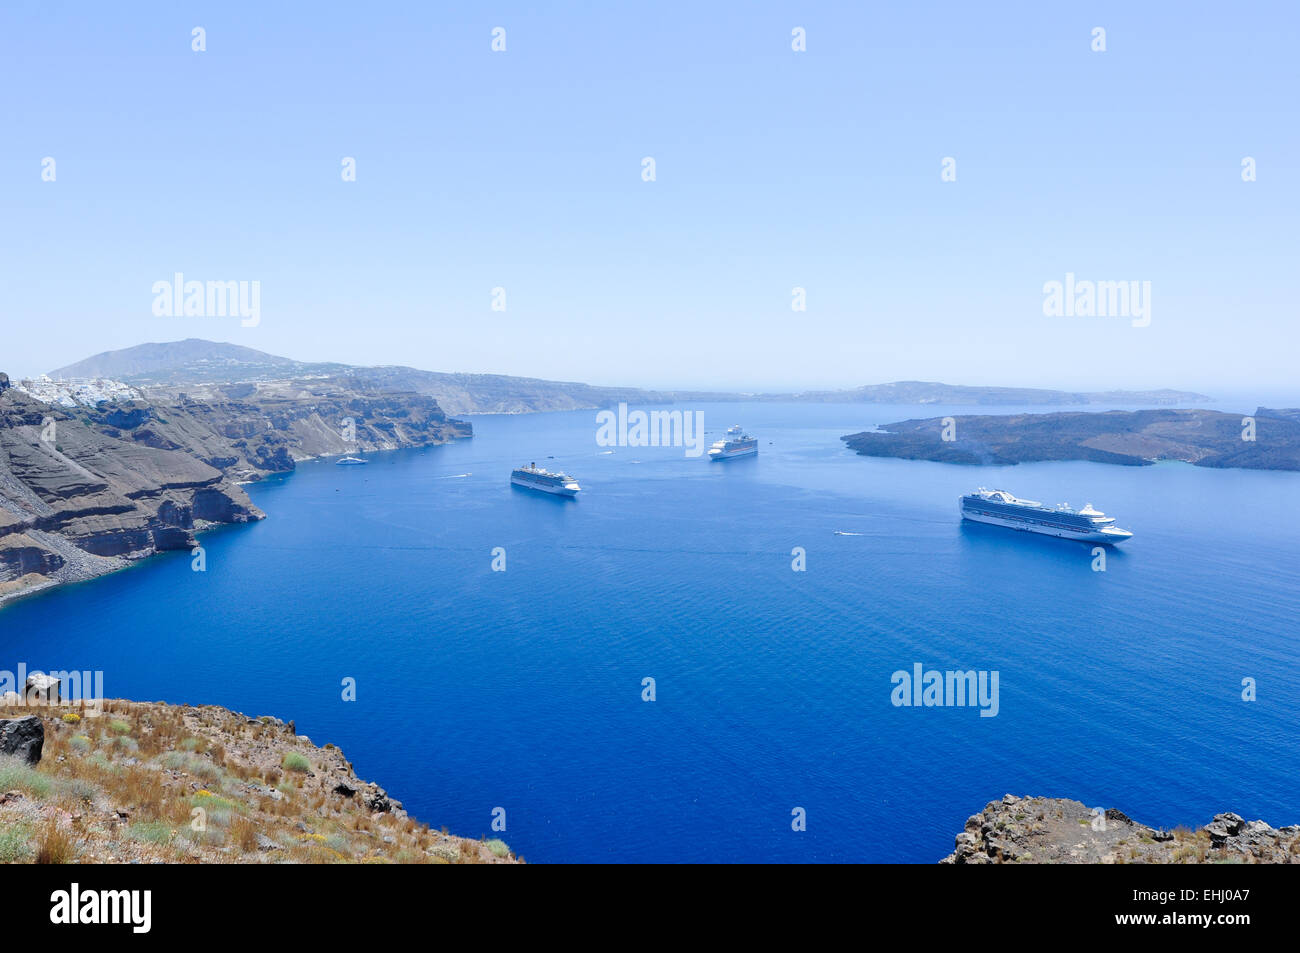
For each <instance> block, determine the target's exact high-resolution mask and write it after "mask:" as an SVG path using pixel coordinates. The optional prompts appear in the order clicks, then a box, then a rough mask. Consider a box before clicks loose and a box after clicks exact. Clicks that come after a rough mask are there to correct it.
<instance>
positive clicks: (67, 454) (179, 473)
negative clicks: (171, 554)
mask: <svg viewBox="0 0 1300 953" xmlns="http://www.w3.org/2000/svg"><path fill="white" fill-rule="evenodd" d="M262 515H263V514H262V513H261V511H260V510H258V509H257V507H255V506H254V505H253V504H252V502H251V501H250V500H249V499H248V496H247V494H245V493H244V491H243V490H242V489H240V488H239V487H238V486H236V485H235V483H234V482H233V481H232V480H231V479H230V478H229V477H228V476H227V475H226V474H225V473H224V472H223V471H222V470H221V469H219V468H217V467H215V466H212V465H211V464H209V463H206V462H204V461H203V460H201V459H198V458H196V457H195V456H194V455H192V454H190V453H187V452H184V451H180V450H176V449H166V448H160V447H154V446H149V445H148V444H147V443H142V442H137V441H133V440H130V439H124V438H123V437H122V436H121V435H120V434H119V435H115V434H113V433H111V432H105V431H104V430H102V429H97V428H95V427H94V426H93V425H91V424H89V423H88V422H86V421H84V420H81V419H79V418H78V417H77V416H76V415H74V414H70V413H68V412H66V411H64V410H60V409H57V408H54V407H51V406H49V405H46V404H41V403H38V402H36V401H34V400H32V399H31V398H29V397H27V396H26V395H25V394H23V393H22V392H21V391H18V390H15V389H13V388H7V389H5V390H4V391H3V392H0V601H3V600H4V599H6V598H8V597H11V596H13V595H15V594H17V593H21V592H24V591H27V590H30V589H32V588H41V587H44V586H46V585H51V584H54V583H60V582H70V581H76V580H81V579H89V578H91V577H92V576H97V575H101V574H103V573H106V572H111V571H113V570H115V569H120V568H122V567H123V566H125V565H127V564H128V563H130V562H131V561H133V560H136V559H141V558H143V557H145V556H149V555H152V554H154V553H158V552H163V551H166V550H176V549H189V548H190V547H192V546H193V545H194V542H195V534H196V533H197V532H199V531H201V530H203V529H205V528H207V527H208V526H211V525H213V524H217V523H242V522H248V521H250V520H256V519H261V518H262Z"/></svg>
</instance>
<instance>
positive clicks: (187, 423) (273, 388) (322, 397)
mask: <svg viewBox="0 0 1300 953" xmlns="http://www.w3.org/2000/svg"><path fill="white" fill-rule="evenodd" d="M146 396H147V397H148V402H140V401H137V402H131V403H120V404H101V405H99V406H98V407H94V408H79V409H78V410H77V411H76V413H77V414H78V416H79V417H80V418H81V419H82V420H84V421H85V422H86V423H87V424H88V425H90V426H93V427H95V428H96V429H98V430H100V431H101V432H103V433H105V434H109V435H111V436H114V437H117V438H120V439H124V440H130V441H132V442H134V443H138V444H143V445H145V446H149V447H155V448H158V449H164V450H184V451H186V452H188V453H191V454H193V455H194V456H195V457H197V458H198V459H199V460H202V461H203V462H205V463H207V464H208V465H209V466H212V467H216V468H217V469H220V470H222V471H223V472H225V473H226V474H228V475H230V476H232V477H234V478H235V479H237V480H241V481H249V480H257V479H260V478H262V477H263V476H266V475H267V474H271V473H284V472H287V471H290V470H292V469H293V468H294V466H295V464H296V463H297V462H298V461H302V460H309V459H312V458H314V457H322V456H333V455H342V454H349V453H358V452H364V451H374V450H398V449H401V448H403V447H423V446H430V445H433V444H440V443H446V442H447V441H449V440H455V439H458V438H460V437H468V436H470V435H471V433H472V432H473V431H472V429H471V427H470V425H469V424H467V423H465V422H464V421H460V420H454V419H452V418H450V417H448V416H447V415H446V414H445V413H443V411H442V409H441V408H440V407H439V406H438V402H437V401H436V400H434V399H433V398H432V397H428V396H424V395H421V394H415V393H398V392H391V391H379V390H375V389H372V388H368V387H365V386H362V385H358V384H357V383H356V382H352V381H347V380H336V379H321V380H310V381H262V382H256V383H237V384H221V385H203V384H199V385H186V386H185V387H183V388H180V389H177V390H172V389H168V388H148V389H146Z"/></svg>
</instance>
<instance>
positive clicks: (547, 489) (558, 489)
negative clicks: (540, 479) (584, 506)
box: [510, 477, 578, 496]
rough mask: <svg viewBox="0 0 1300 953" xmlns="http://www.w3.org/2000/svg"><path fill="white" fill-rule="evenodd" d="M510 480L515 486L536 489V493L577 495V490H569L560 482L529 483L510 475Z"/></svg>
mask: <svg viewBox="0 0 1300 953" xmlns="http://www.w3.org/2000/svg"><path fill="white" fill-rule="evenodd" d="M510 482H511V483H513V484H514V485H515V486H522V487H523V488H524V489H525V490H536V491H537V492H538V493H550V494H551V495H552V496H577V495H578V491H577V490H571V489H569V488H568V487H566V486H564V485H562V484H553V485H548V484H539V483H530V482H528V481H527V480H521V479H520V478H519V477H511V478H510Z"/></svg>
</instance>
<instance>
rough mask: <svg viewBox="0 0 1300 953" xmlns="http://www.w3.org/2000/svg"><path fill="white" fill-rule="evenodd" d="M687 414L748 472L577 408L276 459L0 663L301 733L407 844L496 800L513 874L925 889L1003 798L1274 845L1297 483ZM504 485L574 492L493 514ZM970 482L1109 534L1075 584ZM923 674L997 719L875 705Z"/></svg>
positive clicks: (67, 605)
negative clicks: (924, 875)
mask: <svg viewBox="0 0 1300 953" xmlns="http://www.w3.org/2000/svg"><path fill="white" fill-rule="evenodd" d="M693 409H701V410H703V412H704V416H705V426H706V429H707V430H709V431H711V433H710V434H709V439H710V440H712V439H716V438H717V437H718V436H720V431H721V430H722V429H724V428H725V427H727V426H728V425H730V424H733V423H742V424H744V425H745V427H746V428H747V429H749V430H750V431H751V432H753V433H755V434H756V435H757V436H759V438H760V455H759V456H758V457H757V458H754V459H748V460H735V461H731V462H728V463H726V464H710V463H708V462H707V461H706V460H704V459H698V458H697V459H690V458H687V457H685V456H684V455H683V452H682V451H681V450H680V449H671V448H663V449H659V448H644V449H643V448H618V449H617V450H616V451H615V452H614V453H606V452H602V448H601V447H598V446H597V445H596V443H595V434H596V425H595V414H594V412H580V413H565V414H539V415H529V416H517V417H495V416H489V417H475V418H473V423H474V429H475V436H474V438H473V439H472V440H466V441H461V442H458V443H456V444H452V445H448V446H443V447H436V448H430V449H425V450H409V451H401V452H396V453H386V454H376V455H374V456H372V458H371V459H372V462H371V463H370V465H369V466H365V467H337V466H333V465H332V464H330V463H309V464H304V465H302V466H301V467H300V468H299V470H298V472H296V473H295V474H293V475H291V476H288V477H286V478H283V479H277V480H272V481H268V482H266V483H263V484H260V485H257V486H253V487H250V488H249V489H250V492H251V494H252V496H253V498H254V500H255V502H257V503H258V505H260V506H261V507H262V508H263V509H265V510H266V511H267V512H268V514H269V518H268V519H267V520H266V521H265V522H262V523H259V524H257V525H254V526H248V527H236V528H229V529H223V530H220V531H217V532H214V533H211V534H208V535H206V536H204V537H203V545H204V546H205V547H206V549H207V572H206V573H195V572H192V571H191V568H190V557H189V556H188V555H187V554H173V555H168V556H163V557H159V558H156V559H153V560H150V561H148V562H146V563H144V564H141V565H139V566H137V567H134V568H132V569H130V570H127V571H125V572H122V573H119V574H117V575H115V576H110V577H106V578H102V579H98V580H95V581H93V582H90V583H86V584H82V585H78V586H73V587H68V588H65V589H62V590H58V591H55V592H51V593H47V594H42V595H39V596H36V597H33V598H30V599H27V600H22V601H19V602H18V603H15V604H13V605H11V606H9V607H7V608H4V609H0V668H5V669H9V670H13V669H15V668H16V667H17V665H18V663H19V662H25V663H27V665H28V666H29V667H32V668H42V669H102V670H103V671H104V672H105V681H106V686H105V687H106V691H107V694H108V695H110V696H113V697H127V698H135V699H150V700H152V699H162V700H167V701H172V702H185V703H213V704H219V705H224V706H228V707H230V708H233V709H236V710H239V711H243V712H245V713H247V714H274V715H278V716H280V717H282V718H285V719H289V718H292V719H294V720H295V721H296V722H297V726H298V730H299V732H301V733H303V734H307V735H310V736H311V738H312V739H313V741H315V742H316V743H317V744H324V743H325V742H327V741H332V742H334V743H336V744H338V745H340V746H341V747H342V748H343V750H344V751H345V753H346V754H347V755H348V757H349V758H350V759H351V760H352V761H353V762H354V763H355V765H356V770H357V773H358V774H359V775H360V776H361V777H363V778H366V779H369V780H375V781H378V782H379V783H380V784H382V785H384V786H385V787H386V788H388V790H389V791H390V793H391V794H392V795H393V796H394V797H396V798H399V799H400V800H402V801H403V802H405V805H406V807H407V808H408V809H409V810H410V811H411V812H412V813H413V814H415V816H417V817H418V818H420V819H421V820H424V821H427V822H428V823H430V824H432V825H434V826H435V827H441V826H443V825H446V826H447V827H448V828H450V829H451V830H452V831H454V832H456V833H460V834H465V835H470V836H478V835H480V834H488V835H489V836H492V834H491V830H490V825H491V820H492V811H493V809H494V808H496V807H504V808H505V809H506V820H507V830H506V832H505V833H504V834H500V835H499V836H501V837H503V838H504V839H505V840H506V841H507V842H508V843H509V844H510V845H511V847H513V848H514V849H515V850H516V851H518V852H520V853H522V854H523V855H524V856H525V857H526V858H527V859H529V860H530V861H543V862H544V861H606V860H616V861H651V860H655V861H740V860H748V861H905V862H923V863H930V862H934V861H936V860H938V859H939V858H940V857H942V856H943V855H944V854H946V853H948V852H949V851H950V850H951V849H952V843H953V836H954V835H955V834H956V833H958V832H959V831H960V830H961V829H962V825H963V823H964V822H965V820H966V817H967V816H968V815H970V814H971V813H974V812H976V811H978V810H980V809H981V808H982V807H983V806H984V804H985V803H986V802H988V801H989V800H992V799H995V798H999V797H1001V796H1002V795H1003V794H1004V793H1006V792H1008V791H1011V792H1016V793H1020V794H1041V795H1051V796H1065V797H1072V798H1077V799H1079V800H1082V801H1084V802H1086V803H1087V804H1088V805H1090V806H1098V807H1116V808H1119V809H1120V810H1122V811H1124V812H1125V813H1127V814H1129V815H1130V816H1132V817H1134V818H1135V819H1137V820H1139V821H1142V822H1146V823H1149V824H1153V825H1164V826H1173V825H1175V824H1188V825H1197V824H1203V823H1205V822H1207V821H1208V820H1209V819H1210V817H1211V815H1213V814H1214V813H1215V812H1218V811H1224V810H1234V811H1237V812H1239V813H1241V814H1243V815H1245V816H1246V817H1247V818H1248V819H1249V818H1255V817H1262V818H1264V819H1265V820H1268V821H1270V822H1271V823H1273V824H1274V825H1281V824H1289V823H1297V822H1300V785H1298V784H1297V774H1298V773H1300V769H1298V768H1297V765H1298V764H1300V624H1298V623H1297V619H1300V577H1298V575H1297V567H1298V566H1300V474H1295V473H1267V472H1246V471H1232V470H1226V471H1216V470H1208V469H1199V468H1195V467H1191V466H1186V465H1181V464H1161V465H1157V466H1153V467H1143V468H1129V467H1116V466H1106V465H1101V464H1089V463H1056V464H1034V465H1023V466H1018V467H1010V468H970V467H956V466H950V465H942V464H933V463H922V462H907V461H898V460H873V459H867V458H865V457H858V456H855V455H853V454H852V453H850V452H849V451H847V450H845V449H844V445H843V444H842V443H841V442H840V440H839V437H840V436H841V435H842V434H846V433H851V432H855V431H858V430H862V429H865V428H867V427H869V426H870V425H872V424H876V423H882V422H886V421H891V420H899V419H904V418H907V417H916V416H932V415H934V416H938V415H943V414H945V413H947V412H949V411H952V412H958V413H960V412H963V411H962V410H960V409H956V408H944V407H927V408H916V407H904V408H894V407H882V406H868V407H862V406H836V405H823V406H818V405H808V406H805V405H782V404H753V405H737V404H723V405H703V406H697V407H695V408H693ZM1001 410H1002V409H999V412H1000V411H1001ZM964 412H970V409H969V408H967V409H965V411H964ZM552 455H553V456H554V459H550V457H551V456H552ZM530 460H536V461H538V462H539V463H541V464H544V465H546V466H549V467H551V468H553V469H554V468H563V469H566V470H568V471H569V472H571V473H573V474H574V475H575V476H577V478H578V479H579V480H580V482H581V483H582V486H583V492H582V493H581V495H580V498H579V499H577V500H572V501H567V500H560V499H555V498H551V497H547V496H543V495H540V494H536V493H532V492H529V491H525V490H519V489H514V488H512V487H511V486H510V485H509V483H508V480H509V475H510V470H511V469H512V467H514V466H517V465H519V464H521V463H524V462H527V461H530ZM977 485H987V486H997V487H1005V488H1006V489H1009V490H1011V491H1012V492H1014V493H1016V494H1017V495H1019V496H1023V497H1028V498H1031V499H1037V500H1042V501H1044V502H1048V503H1056V502H1060V501H1068V502H1070V503H1072V504H1073V505H1075V506H1081V505H1082V504H1083V503H1085V502H1091V503H1093V504H1094V505H1095V506H1096V507H1097V508H1099V509H1102V510H1105V511H1106V512H1107V513H1109V514H1111V515H1113V516H1116V517H1117V518H1118V521H1119V525H1121V526H1123V527H1125V528H1127V529H1130V530H1132V531H1133V532H1134V533H1135V534H1136V536H1135V537H1134V539H1133V540H1132V541H1131V542H1129V543H1127V544H1125V545H1124V546H1123V547H1122V548H1119V549H1117V550H1114V551H1112V552H1111V553H1110V555H1109V558H1108V563H1107V568H1106V571H1105V572H1094V571H1093V570H1092V555H1091V552H1090V549H1089V548H1088V547H1087V546H1084V545H1081V544H1077V543H1067V542H1062V541H1056V540H1048V539H1036V538H1027V537H1026V536H1024V535H1022V534H1018V533H1014V532H1011V531H1007V530H1000V529H996V528H991V527H982V526H974V525H970V524H966V525H963V524H962V522H961V521H960V520H959V518H958V514H957V499H958V497H959V496H960V495H961V494H962V493H963V492H965V491H968V490H970V489H973V488H974V487H975V486H977ZM837 533H839V534H844V535H837ZM495 547H504V549H505V551H506V561H507V562H506V564H507V569H506V571H505V572H493V571H492V568H491V563H492V550H493V549H494V548H495ZM795 547H803V548H804V549H805V550H806V553H807V571H806V572H794V571H792V569H791V561H792V558H793V557H792V555H791V551H792V549H794V548H795ZM916 662H920V663H922V664H923V665H924V666H925V667H927V668H939V669H952V668H961V669H979V670H995V671H997V672H998V673H999V687H1000V697H999V703H1000V710H999V712H998V714H997V716H996V717H992V718H981V717H979V712H978V709H976V708H955V707H954V708H896V707H894V706H893V705H891V704H890V692H891V688H892V685H891V682H890V676H891V674H892V673H893V672H894V671H896V670H898V669H908V670H910V669H911V667H912V665H913V663H916ZM647 676H650V677H653V678H654V679H655V680H656V684H657V700H656V701H654V702H653V703H649V702H644V701H642V699H641V695H642V679H643V678H645V677H647ZM1246 677H1250V678H1253V679H1255V680H1256V681H1257V683H1258V701H1256V702H1246V701H1243V700H1242V698H1241V692H1242V684H1241V683H1242V679H1243V678H1246ZM345 678H354V679H356V683H357V696H358V697H357V700H356V701H355V702H345V701H343V700H342V699H341V691H342V689H341V684H340V683H341V682H342V680H343V679H345ZM796 807H802V808H804V809H805V810H806V812H807V831H806V832H802V833H796V832H793V831H792V830H791V811H792V810H793V809H794V808H796Z"/></svg>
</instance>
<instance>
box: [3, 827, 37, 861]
mask: <svg viewBox="0 0 1300 953" xmlns="http://www.w3.org/2000/svg"><path fill="white" fill-rule="evenodd" d="M31 836H32V832H31V829H30V828H29V827H28V826H27V825H26V824H10V825H6V826H3V827H0V864H21V863H23V862H24V861H27V860H30V859H31V857H32V847H31V844H29V843H28V840H29V839H30V838H31Z"/></svg>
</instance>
